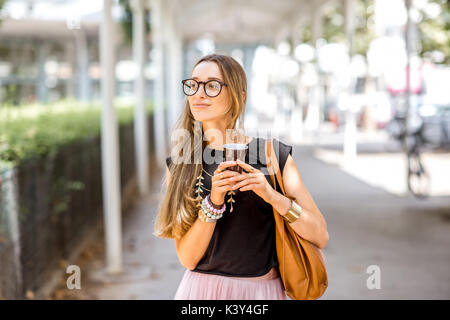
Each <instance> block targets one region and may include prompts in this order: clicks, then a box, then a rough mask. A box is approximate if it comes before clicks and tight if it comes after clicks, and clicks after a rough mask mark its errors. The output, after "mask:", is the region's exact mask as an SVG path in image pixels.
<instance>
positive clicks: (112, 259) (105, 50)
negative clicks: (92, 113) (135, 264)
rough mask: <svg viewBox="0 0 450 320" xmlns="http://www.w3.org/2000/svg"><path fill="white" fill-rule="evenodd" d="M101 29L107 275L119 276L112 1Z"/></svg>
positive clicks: (108, 2)
mask: <svg viewBox="0 0 450 320" xmlns="http://www.w3.org/2000/svg"><path fill="white" fill-rule="evenodd" d="M103 3H104V9H103V19H102V25H101V29H100V64H101V74H102V79H101V87H102V119H101V124H102V131H101V143H102V178H103V214H104V223H105V242H106V243H105V246H106V272H107V273H109V274H118V273H121V272H122V270H123V266H122V224H121V195H120V175H119V168H120V167H119V144H118V141H119V139H118V128H117V116H116V110H115V108H114V105H113V98H114V92H115V88H114V83H115V72H114V59H115V57H114V52H115V50H114V38H113V36H114V32H113V19H112V15H111V7H112V0H104V1H103Z"/></svg>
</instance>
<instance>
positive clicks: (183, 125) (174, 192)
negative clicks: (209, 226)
mask: <svg viewBox="0 0 450 320" xmlns="http://www.w3.org/2000/svg"><path fill="white" fill-rule="evenodd" d="M205 61H210V62H215V63H216V64H217V66H218V67H219V69H220V71H221V73H222V76H223V81H224V82H225V83H227V84H228V86H227V88H228V90H227V92H228V94H229V96H230V100H231V107H230V111H229V112H231V121H230V123H228V124H227V127H226V128H227V129H228V128H236V123H237V122H239V128H242V126H243V123H244V114H245V102H246V97H247V77H246V75H245V71H244V69H243V68H242V66H241V65H240V64H239V63H238V62H237V61H236V60H235V59H233V58H232V57H230V56H226V55H219V54H210V55H207V56H204V57H203V58H201V59H200V60H199V61H198V62H197V63H196V64H195V65H194V67H193V69H194V68H195V67H196V66H197V65H198V64H200V63H201V62H205ZM193 69H192V70H193ZM242 92H245V96H244V97H243V95H242ZM227 115H228V114H227ZM227 115H224V116H227ZM238 120H239V121H238ZM199 127H200V126H199V125H198V121H196V120H195V119H194V116H193V115H192V113H191V110H190V107H189V101H188V100H187V99H186V102H185V105H184V110H183V111H182V113H181V115H180V117H179V118H178V120H177V122H176V125H175V127H174V131H175V130H180V129H182V130H185V132H188V133H189V134H188V135H184V136H183V137H181V140H182V141H181V142H177V145H181V146H182V149H181V150H191V154H190V155H189V156H190V158H189V159H190V161H182V162H181V163H175V162H174V161H172V163H171V164H170V167H169V170H170V173H171V179H170V181H169V184H168V185H167V186H166V190H165V192H164V194H163V199H162V201H161V203H160V206H159V210H158V215H157V217H156V221H155V225H154V235H156V236H158V237H163V238H178V239H179V238H181V237H182V236H183V235H184V234H185V233H186V232H187V231H188V230H189V228H190V227H191V226H192V225H193V224H194V222H195V220H196V219H197V216H198V207H197V205H198V200H197V199H196V198H195V194H194V188H195V183H196V177H197V176H199V175H200V174H201V172H202V163H201V161H200V163H195V161H193V160H194V159H193V158H194V157H193V156H194V152H195V150H199V149H198V148H200V147H201V150H202V151H203V150H204V147H205V146H206V141H204V140H203V139H202V137H201V136H202V129H201V128H200V129H199ZM200 144H201V145H200ZM173 148H174V144H172V145H171V149H173ZM202 154H203V153H202ZM183 157H186V155H183ZM165 185H166V183H163V187H164V186H165Z"/></svg>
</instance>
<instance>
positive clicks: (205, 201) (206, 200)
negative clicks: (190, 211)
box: [202, 194, 226, 215]
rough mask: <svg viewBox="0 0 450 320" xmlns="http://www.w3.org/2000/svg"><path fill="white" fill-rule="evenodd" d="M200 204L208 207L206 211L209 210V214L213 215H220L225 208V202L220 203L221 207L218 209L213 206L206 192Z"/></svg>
mask: <svg viewBox="0 0 450 320" xmlns="http://www.w3.org/2000/svg"><path fill="white" fill-rule="evenodd" d="M202 204H203V205H204V206H205V207H206V208H208V209H209V210H208V211H210V212H211V214H215V215H220V214H222V213H224V212H225V209H226V205H225V203H224V204H223V205H222V207H221V208H220V209H217V208H215V207H214V205H213V204H212V202H211V197H210V194H208V195H207V196H206V197H205V198H204V199H203V201H202Z"/></svg>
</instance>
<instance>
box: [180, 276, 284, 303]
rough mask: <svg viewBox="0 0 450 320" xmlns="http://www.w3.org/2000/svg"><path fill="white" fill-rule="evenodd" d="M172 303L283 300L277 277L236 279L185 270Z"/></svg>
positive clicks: (282, 290)
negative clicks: (180, 301)
mask: <svg viewBox="0 0 450 320" xmlns="http://www.w3.org/2000/svg"><path fill="white" fill-rule="evenodd" d="M174 299H175V300H286V299H287V298H286V294H285V292H284V288H283V283H282V282H281V278H280V277H279V276H278V275H276V276H275V277H273V276H271V277H267V276H262V277H257V278H253V279H252V278H239V277H225V276H219V275H215V274H205V273H200V272H193V271H190V270H186V272H185V273H184V276H183V279H182V280H181V282H180V285H179V286H178V290H177V292H176V294H175V298H174Z"/></svg>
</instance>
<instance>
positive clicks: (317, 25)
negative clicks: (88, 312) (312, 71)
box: [305, 6, 323, 131]
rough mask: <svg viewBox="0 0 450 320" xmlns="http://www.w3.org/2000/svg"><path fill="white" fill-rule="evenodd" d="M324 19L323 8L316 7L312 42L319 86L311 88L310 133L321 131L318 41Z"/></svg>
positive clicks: (307, 122)
mask: <svg viewBox="0 0 450 320" xmlns="http://www.w3.org/2000/svg"><path fill="white" fill-rule="evenodd" d="M322 17H323V12H322V8H321V7H320V6H319V7H315V8H314V11H313V16H312V21H311V22H312V26H311V32H312V41H313V46H314V47H315V55H316V65H315V67H316V72H317V75H318V77H317V79H318V80H317V84H316V85H314V86H313V87H312V88H311V93H310V101H309V106H308V113H307V115H306V119H305V128H306V129H307V130H309V131H316V130H318V129H319V126H320V122H321V113H322V101H323V99H322V87H321V81H320V80H321V79H320V75H319V73H320V70H319V64H318V51H319V42H318V40H319V39H320V38H321V37H322V29H323V28H322Z"/></svg>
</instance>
